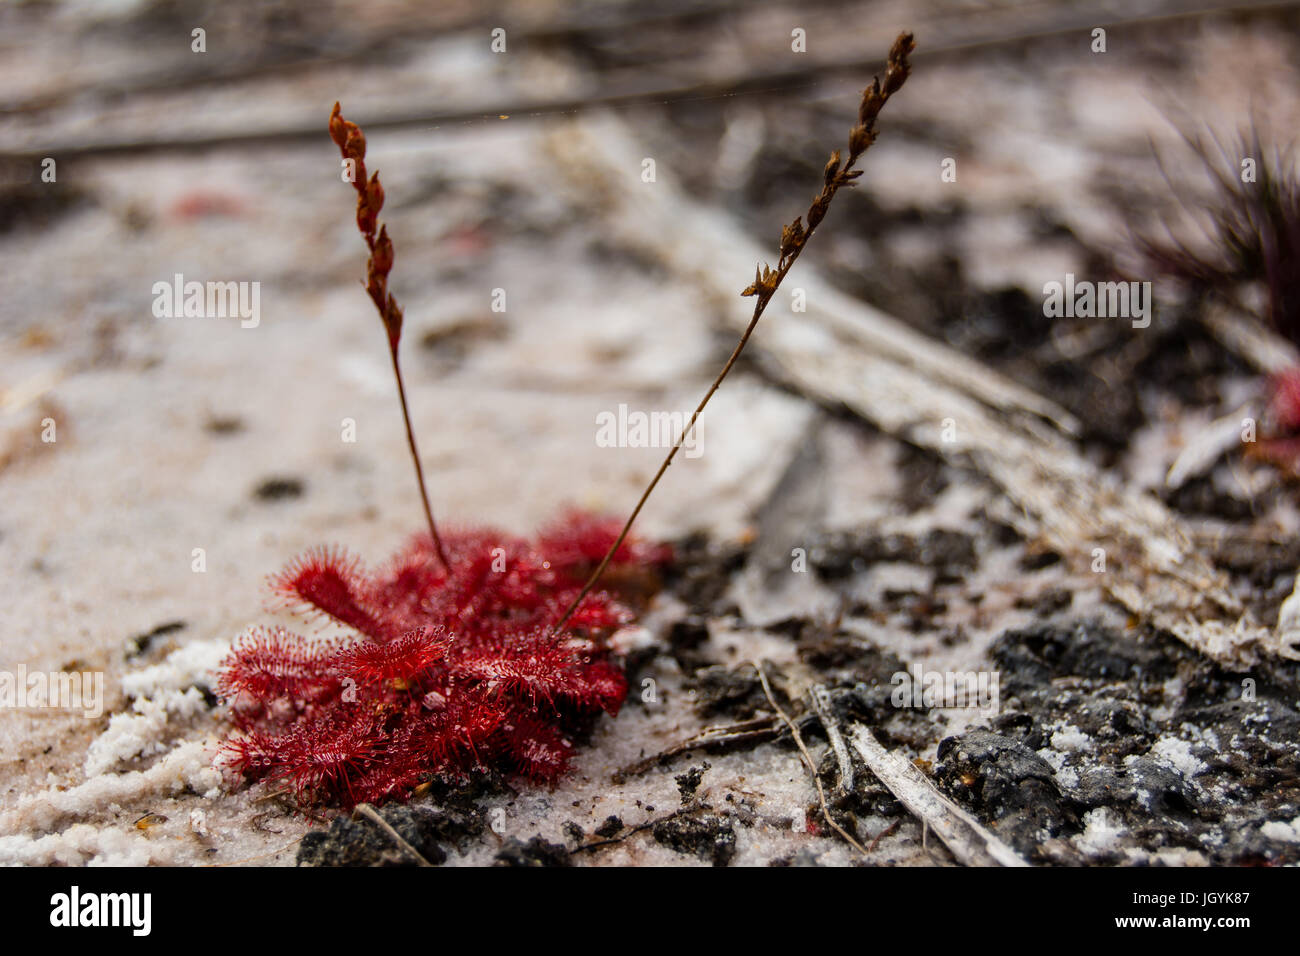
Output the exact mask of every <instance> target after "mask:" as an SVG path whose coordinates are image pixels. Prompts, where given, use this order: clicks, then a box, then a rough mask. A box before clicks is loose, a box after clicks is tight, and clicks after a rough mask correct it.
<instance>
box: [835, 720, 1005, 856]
mask: <svg viewBox="0 0 1300 956" xmlns="http://www.w3.org/2000/svg"><path fill="white" fill-rule="evenodd" d="M849 739H850V740H851V741H852V742H853V748H854V749H855V750H857V752H858V754H859V755H860V756H861V757H862V759H863V761H864V762H865V763H866V765H867V766H868V767H869V768H870V769H871V772H872V773H874V774H875V775H876V777H877V778H878V779H879V780H880V782H881V783H883V784H884V785H885V786H886V787H888V788H889V792H890V793H892V794H893V795H894V796H895V797H897V798H898V800H899V802H900V803H902V804H903V806H905V807H907V809H908V810H910V811H911V812H912V814H913V815H915V816H916V817H917V818H918V819H919V820H920V821H921V823H922V824H923V825H924V826H926V827H928V828H929V829H931V830H933V831H934V832H935V833H936V834H937V835H938V837H939V839H940V840H942V841H943V843H944V845H945V846H946V847H948V849H949V850H951V851H952V855H953V856H955V857H956V858H957V861H958V862H959V863H962V864H964V865H965V866H1029V864H1028V863H1026V862H1025V861H1024V860H1023V859H1022V858H1021V857H1020V856H1019V854H1017V853H1016V851H1015V850H1013V849H1011V847H1009V846H1007V845H1006V844H1005V843H1003V842H1002V841H1001V840H999V839H998V838H997V837H996V836H994V835H993V834H992V833H990V832H989V831H988V830H986V829H985V828H984V827H982V826H981V825H980V824H979V822H978V821H977V820H976V819H975V818H974V817H972V816H971V815H970V814H969V813H967V812H966V811H965V810H963V809H962V808H961V807H959V806H957V804H955V803H953V802H952V801H951V800H949V799H948V798H947V797H945V796H944V795H943V794H942V793H940V792H939V791H938V789H936V788H935V786H934V784H932V783H931V782H930V781H929V779H928V778H927V777H926V776H925V774H923V773H921V771H920V770H918V769H916V766H915V765H914V764H913V763H912V761H910V760H908V759H907V758H906V757H904V756H903V755H902V754H898V753H891V752H890V751H888V750H886V749H885V748H884V747H882V746H881V745H880V742H879V741H877V740H876V738H875V737H874V736H873V735H872V733H871V731H870V730H868V729H867V728H866V727H864V726H863V725H862V724H855V725H854V726H853V727H852V728H851V729H850V730H849Z"/></svg>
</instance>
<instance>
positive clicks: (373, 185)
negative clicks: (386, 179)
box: [366, 173, 384, 216]
mask: <svg viewBox="0 0 1300 956" xmlns="http://www.w3.org/2000/svg"><path fill="white" fill-rule="evenodd" d="M366 205H368V206H369V207H370V210H371V212H373V213H374V214H375V215H376V216H377V215H379V210H381V209H383V208H384V187H383V185H381V184H380V182H379V173H374V174H373V175H372V176H371V177H370V182H368V183H367V184H366Z"/></svg>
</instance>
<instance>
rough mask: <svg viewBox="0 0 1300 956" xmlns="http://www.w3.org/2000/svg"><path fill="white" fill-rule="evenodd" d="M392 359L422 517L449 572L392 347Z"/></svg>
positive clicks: (439, 556)
mask: <svg viewBox="0 0 1300 956" xmlns="http://www.w3.org/2000/svg"><path fill="white" fill-rule="evenodd" d="M388 352H389V354H390V355H391V356H392V357H393V375H394V376H396V378H397V397H398V398H399V399H401V402H402V422H403V423H404V424H405V425H406V443H407V444H408V445H409V446H410V448H411V460H412V461H413V462H415V478H416V481H418V482H419V484H420V503H421V504H423V505H424V517H425V520H426V521H428V522H429V534H430V535H431V536H432V537H433V550H434V552H435V553H436V554H437V555H438V560H439V561H441V562H442V566H443V567H444V568H445V569H446V570H447V571H450V570H451V562H450V561H448V560H447V551H446V549H445V548H444V547H443V546H442V538H441V537H439V535H438V525H437V523H436V522H435V521H434V520H433V509H432V508H431V507H430V506H429V491H428V489H427V488H426V487H425V484H424V466H423V465H421V464H420V450H419V449H418V448H416V446H415V432H414V430H413V429H412V428H411V412H410V410H409V409H408V408H407V405H406V385H405V384H404V383H403V381H402V366H401V363H399V362H398V361H397V348H396V347H393V348H391V349H389V350H388Z"/></svg>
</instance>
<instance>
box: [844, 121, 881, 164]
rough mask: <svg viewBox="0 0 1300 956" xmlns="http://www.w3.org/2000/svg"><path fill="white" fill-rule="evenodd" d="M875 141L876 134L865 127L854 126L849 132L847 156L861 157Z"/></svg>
mask: <svg viewBox="0 0 1300 956" xmlns="http://www.w3.org/2000/svg"><path fill="white" fill-rule="evenodd" d="M875 141H876V134H875V133H873V132H872V131H871V130H869V129H867V127H865V126H861V125H859V126H855V127H853V129H851V130H850V131H849V155H850V156H854V157H857V156H861V155H862V154H863V153H865V152H866V151H867V149H868V148H869V147H870V146H871V144H872V143H874V142H875Z"/></svg>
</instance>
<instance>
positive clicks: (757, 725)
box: [614, 717, 779, 783]
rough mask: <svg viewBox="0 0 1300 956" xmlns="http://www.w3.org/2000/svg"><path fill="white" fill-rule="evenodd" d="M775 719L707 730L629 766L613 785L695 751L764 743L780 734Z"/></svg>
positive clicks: (759, 719)
mask: <svg viewBox="0 0 1300 956" xmlns="http://www.w3.org/2000/svg"><path fill="white" fill-rule="evenodd" d="M778 732H779V731H778V729H777V725H776V718H774V717H756V718H754V719H752V720H742V721H740V722H738V723H734V724H723V725H721V726H717V727H708V728H706V729H704V730H701V731H700V732H699V733H698V734H695V735H694V736H693V737H689V738H687V739H686V740H683V741H682V742H681V743H679V744H674V745H673V746H671V747H669V748H668V749H667V750H661V751H659V753H657V754H654V755H653V756H651V757H645V758H643V759H641V760H638V761H637V762H636V763H634V764H629V765H628V766H626V767H624V768H623V769H621V770H618V771H616V772H615V773H614V782H615V783H623V782H624V781H625V780H627V779H628V778H629V777H635V776H638V775H639V774H643V773H645V772H646V771H647V770H649V769H650V768H652V767H654V766H656V765H657V764H660V763H662V762H663V761H665V760H671V759H672V758H673V757H678V756H681V755H682V754H685V753H690V752H691V751H692V750H702V749H704V748H706V747H724V746H727V745H729V744H738V743H744V742H747V741H758V740H765V739H767V738H769V737H774V736H776V735H777V733H778Z"/></svg>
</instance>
